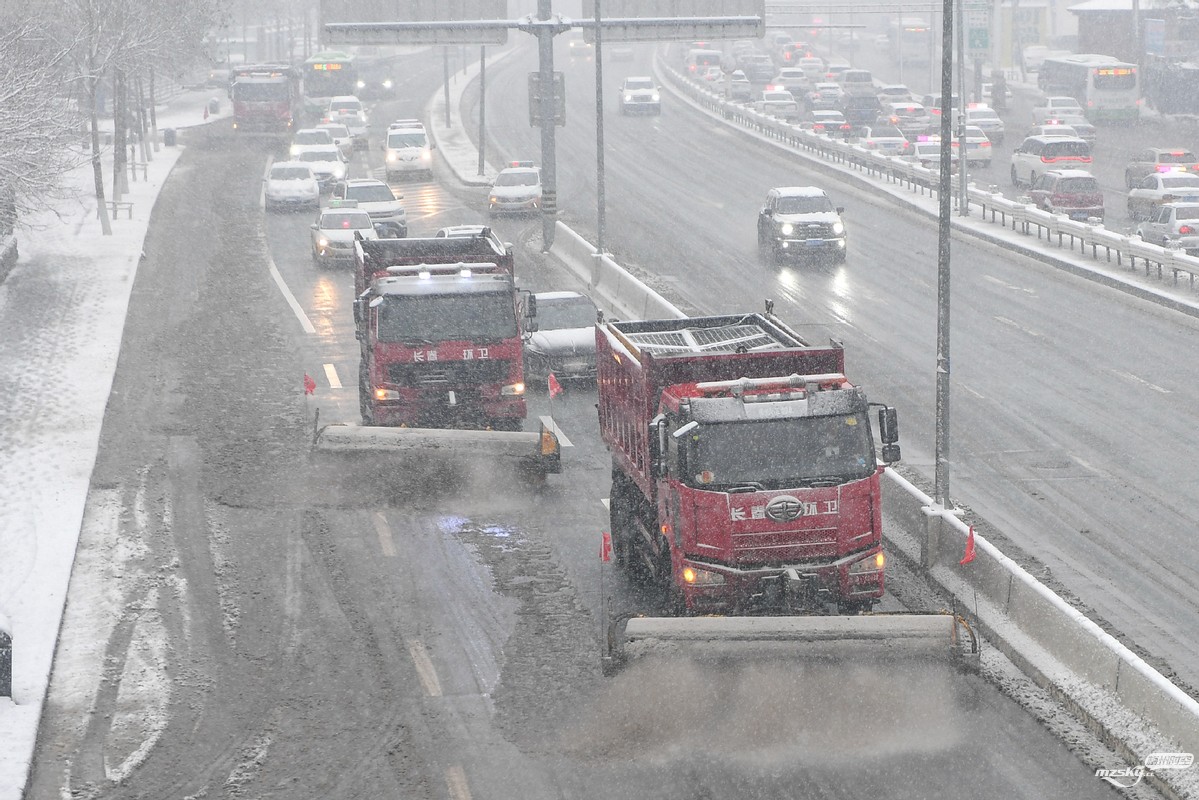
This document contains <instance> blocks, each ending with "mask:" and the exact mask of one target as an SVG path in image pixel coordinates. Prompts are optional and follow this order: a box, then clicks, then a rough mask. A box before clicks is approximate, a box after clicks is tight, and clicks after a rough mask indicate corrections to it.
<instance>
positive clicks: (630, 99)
mask: <svg viewBox="0 0 1199 800" xmlns="http://www.w3.org/2000/svg"><path fill="white" fill-rule="evenodd" d="M624 101H625V102H626V103H631V102H633V95H631V94H626V95H625V96H624Z"/></svg>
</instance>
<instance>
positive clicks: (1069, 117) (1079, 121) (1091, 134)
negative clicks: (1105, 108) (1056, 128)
mask: <svg viewBox="0 0 1199 800" xmlns="http://www.w3.org/2000/svg"><path fill="white" fill-rule="evenodd" d="M1050 121H1051V122H1053V120H1050ZM1060 122H1061V123H1062V124H1065V125H1069V126H1070V127H1071V128H1073V129H1074V133H1075V134H1076V135H1077V136H1078V138H1080V139H1085V140H1086V141H1088V142H1090V143H1091V145H1092V146H1094V144H1095V139H1096V138H1098V136H1097V131H1096V130H1095V126H1094V125H1092V124H1091V123H1090V122H1088V121H1087V118H1086V117H1078V116H1074V115H1073V114H1066V115H1064V116H1063V117H1062V118H1061V119H1060Z"/></svg>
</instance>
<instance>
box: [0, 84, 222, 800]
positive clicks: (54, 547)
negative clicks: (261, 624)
mask: <svg viewBox="0 0 1199 800" xmlns="http://www.w3.org/2000/svg"><path fill="white" fill-rule="evenodd" d="M219 94H220V93H219V92H216V93H215V94H214V91H213V90H211V89H206V90H201V91H190V92H184V93H182V94H179V95H177V96H176V97H174V98H172V100H171V101H170V102H169V103H168V104H167V105H165V106H161V107H159V109H158V110H157V117H158V130H159V142H161V141H162V135H161V134H162V131H164V130H165V129H167V128H174V129H181V128H186V127H191V126H194V125H200V124H204V123H205V122H213V121H217V120H219V119H221V118H222V114H220V113H218V114H215V115H213V114H208V115H205V109H206V108H207V106H208V100H209V99H210V98H211V97H214V96H216V95H219ZM222 105H223V107H222V111H223V112H225V113H227V111H228V109H227V104H225V103H223V104H222ZM109 127H110V128H111V120H110V121H109ZM180 152H181V148H180V147H178V146H176V147H167V146H165V145H161V144H160V145H159V147H158V149H157V150H156V151H154V152H153V153H151V155H152V160H150V161H148V162H147V164H146V170H145V175H144V177H143V174H142V172H141V170H140V169H139V171H138V174H137V180H136V181H133V182H131V183H130V184H129V190H130V191H129V193H128V194H127V195H125V196H123V197H122V198H121V200H122V201H127V202H130V203H132V211H131V212H128V211H125V210H122V211H121V212H120V213H119V214H118V215H117V218H116V219H114V220H113V221H112V235H111V236H103V235H102V233H101V229H100V220H99V218H98V217H97V214H96V199H95V193H94V191H93V189H92V169H91V164H90V162H86V161H85V162H84V163H82V164H80V165H79V166H78V167H77V168H76V169H74V170H73V171H72V172H71V173H70V174H69V175H68V176H67V178H66V187H67V189H68V197H67V198H66V199H63V200H61V201H59V202H57V203H56V204H55V207H54V208H53V209H50V210H47V211H45V212H43V213H42V214H40V215H38V216H37V217H36V218H34V219H29V220H25V221H24V224H22V225H21V226H20V228H18V230H17V237H18V239H19V242H20V253H21V256H20V259H19V260H18V262H17V264H16V266H15V267H14V268H13V270H12V271H11V273H10V274H9V275H8V277H7V278H6V279H5V280H4V282H3V283H0V392H2V393H3V396H4V398H5V402H4V404H3V406H2V407H0V459H3V463H4V464H5V468H4V470H3V472H2V473H0V625H2V624H3V621H2V620H3V618H5V617H6V618H7V621H8V627H9V630H10V631H11V634H12V637H13V661H12V695H13V696H12V699H11V700H10V699H7V698H0V743H2V746H0V800H19V798H20V797H21V795H22V793H23V791H24V788H25V783H26V779H27V776H28V773H29V768H30V763H31V758H32V755H33V747H34V743H35V739H36V735H37V727H38V720H39V718H40V715H41V708H42V703H43V700H44V698H45V695H46V689H47V686H48V682H49V675H50V669H51V666H52V663H53V658H54V648H55V642H56V640H57V637H58V629H59V623H60V621H61V618H62V612H63V606H64V602H65V598H66V593H67V584H68V581H69V578H70V574H71V565H72V562H73V560H74V557H75V547H76V543H77V541H78V537H79V530H80V526H81V523H82V519H83V511H84V504H85V502H86V500H87V492H88V485H89V482H90V479H91V473H92V467H93V465H94V463H95V459H96V453H97V449H98V446H99V438H100V428H101V424H102V422H103V419H104V410H105V407H106V406H107V403H108V395H109V391H110V389H111V386H112V380H113V375H114V373H115V371H116V364H117V357H118V354H119V353H120V347H121V336H122V333H123V330H124V325H125V312H126V309H127V307H128V304H129V297H130V292H131V290H132V288H133V282H134V278H135V277H136V275H137V267H138V262H139V260H140V256H141V252H142V242H143V240H144V239H145V236H146V231H147V228H148V226H149V221H150V214H151V211H152V210H153V207H154V202H155V200H156V199H157V197H158V193H159V191H160V190H161V188H162V186H163V184H164V182H165V181H166V179H167V176H168V175H169V174H170V172H171V169H172V168H173V167H174V165H175V163H176V161H177V160H178V158H179V155H180ZM105 161H106V162H107V163H106V170H105V178H106V180H105V184H106V188H108V189H111V185H112V175H111V169H112V167H111V158H110V157H106V158H105ZM110 199H111V198H110Z"/></svg>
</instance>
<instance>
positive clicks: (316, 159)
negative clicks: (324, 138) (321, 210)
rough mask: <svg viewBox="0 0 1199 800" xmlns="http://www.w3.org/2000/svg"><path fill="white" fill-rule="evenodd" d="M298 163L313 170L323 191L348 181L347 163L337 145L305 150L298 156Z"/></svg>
mask: <svg viewBox="0 0 1199 800" xmlns="http://www.w3.org/2000/svg"><path fill="white" fill-rule="evenodd" d="M296 161H302V162H304V163H305V164H307V165H308V166H309V167H310V168H311V169H312V174H314V175H316V179H317V182H318V183H320V185H321V190H322V191H328V190H330V189H332V188H333V184H335V183H337V182H338V181H342V180H345V179H346V162H345V161H344V160H343V159H342V157H341V151H340V150H338V149H337V145H335V144H326V145H321V146H320V147H313V148H310V149H308V150H305V151H304V152H302V153H300V154H299V155H298V156H296Z"/></svg>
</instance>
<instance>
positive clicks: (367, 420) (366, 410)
mask: <svg viewBox="0 0 1199 800" xmlns="http://www.w3.org/2000/svg"><path fill="white" fill-rule="evenodd" d="M366 377H367V369H366V363H365V362H362V361H359V362H358V413H359V414H361V415H362V424H363V425H367V426H371V425H374V424H375V414H374V412H372V411H371V403H370V387H369V386H367V385H366Z"/></svg>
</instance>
